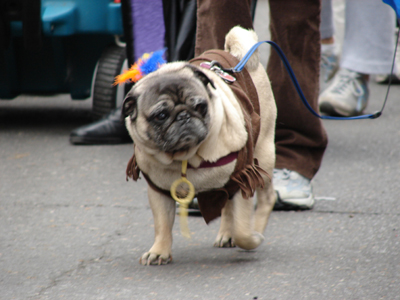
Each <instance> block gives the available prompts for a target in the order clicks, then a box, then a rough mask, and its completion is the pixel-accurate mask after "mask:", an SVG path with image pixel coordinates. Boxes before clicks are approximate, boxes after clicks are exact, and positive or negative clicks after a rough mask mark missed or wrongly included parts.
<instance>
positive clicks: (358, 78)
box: [318, 69, 369, 117]
mask: <svg viewBox="0 0 400 300" xmlns="http://www.w3.org/2000/svg"><path fill="white" fill-rule="evenodd" d="M368 97H369V91H368V81H367V80H365V79H364V76H363V75H362V74H360V73H357V72H354V71H350V70H348V69H340V70H339V72H338V73H337V74H336V75H335V77H334V79H333V82H332V84H331V85H330V86H329V87H328V88H327V89H326V90H325V91H324V92H323V93H322V94H321V95H320V96H319V99H318V102H319V109H320V111H321V112H322V113H325V114H327V115H334V116H335V115H339V116H345V117H350V116H357V115H360V114H361V113H362V112H363V111H364V109H365V108H366V107H367V104H368Z"/></svg>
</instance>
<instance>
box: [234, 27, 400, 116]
mask: <svg viewBox="0 0 400 300" xmlns="http://www.w3.org/2000/svg"><path fill="white" fill-rule="evenodd" d="M399 32H400V30H399ZM398 39H399V33H398V34H397V42H398ZM397 42H396V47H395V50H394V57H393V63H392V71H391V74H393V68H394V61H395V57H396V51H397ZM263 43H268V44H270V45H271V46H272V47H273V48H274V49H275V51H276V52H277V53H278V55H279V57H280V58H281V60H282V62H283V64H284V65H285V68H286V70H287V72H288V73H289V76H290V78H291V80H292V82H293V85H294V87H295V88H296V91H297V93H298V94H299V96H300V99H301V101H302V102H303V104H304V105H305V106H306V107H307V109H308V110H309V111H310V112H311V113H312V114H313V115H314V116H316V117H318V118H320V119H325V120H361V119H376V118H378V117H380V116H381V115H382V112H383V109H384V107H385V105H386V101H387V98H388V95H389V89H390V84H391V81H392V76H390V79H389V84H388V89H387V93H386V98H385V101H384V103H383V106H382V108H381V110H380V111H378V112H376V113H373V114H367V115H360V116H354V117H333V116H321V115H320V114H318V113H317V112H316V111H315V110H314V109H313V108H312V107H311V106H310V104H309V103H308V101H307V99H306V97H305V96H304V93H303V91H302V90H301V87H300V85H299V82H298V81H297V78H296V76H295V75H294V72H293V69H292V67H291V66H290V64H289V61H288V60H287V58H286V56H285V54H284V53H283V51H282V49H281V48H280V47H279V46H278V45H277V44H276V43H274V42H272V41H262V42H258V43H257V44H255V45H253V47H251V49H250V50H249V51H248V52H247V53H246V54H245V56H244V57H243V58H242V60H241V61H240V62H239V63H238V64H237V65H236V66H235V67H234V68H232V69H231V70H229V71H231V72H234V73H236V72H240V71H242V70H243V68H244V66H245V65H246V63H247V61H248V60H249V59H250V57H251V56H252V55H253V53H254V52H255V51H256V50H257V48H258V47H259V46H260V45H262V44H263Z"/></svg>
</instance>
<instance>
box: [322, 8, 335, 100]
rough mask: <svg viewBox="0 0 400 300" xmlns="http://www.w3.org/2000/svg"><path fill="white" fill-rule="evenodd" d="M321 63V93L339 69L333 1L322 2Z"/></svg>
mask: <svg viewBox="0 0 400 300" xmlns="http://www.w3.org/2000/svg"><path fill="white" fill-rule="evenodd" d="M320 32H321V63H320V92H321V90H324V89H325V87H326V83H327V82H328V81H329V80H331V79H332V77H333V76H334V75H335V73H336V72H337V70H338V69H339V57H338V54H337V50H336V42H335V37H334V34H335V24H334V22H333V8H332V0H322V1H321V25H320Z"/></svg>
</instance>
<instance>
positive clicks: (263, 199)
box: [254, 184, 276, 233]
mask: <svg viewBox="0 0 400 300" xmlns="http://www.w3.org/2000/svg"><path fill="white" fill-rule="evenodd" d="M275 198H276V194H275V191H274V188H273V185H272V184H268V185H267V186H266V187H264V188H263V189H261V188H258V189H257V208H256V212H255V223H254V229H255V231H257V232H259V233H263V232H264V230H265V227H266V226H267V223H268V219H269V215H270V214H271V212H272V210H273V208H274V204H275Z"/></svg>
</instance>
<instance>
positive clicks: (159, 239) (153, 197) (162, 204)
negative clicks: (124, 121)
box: [140, 187, 176, 265]
mask: <svg viewBox="0 0 400 300" xmlns="http://www.w3.org/2000/svg"><path fill="white" fill-rule="evenodd" d="M147 193H148V196H149V202H150V206H151V210H152V212H153V217H154V230H155V237H154V244H153V246H152V247H151V248H150V250H149V251H148V252H146V253H144V254H143V255H142V257H141V258H140V263H141V264H142V265H165V264H168V263H169V262H171V261H172V256H171V248H172V227H173V225H174V220H175V210H176V204H175V201H174V200H173V199H172V198H170V197H168V196H166V195H164V194H161V193H159V192H157V191H155V190H153V189H152V188H150V187H149V188H148V189H147Z"/></svg>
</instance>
